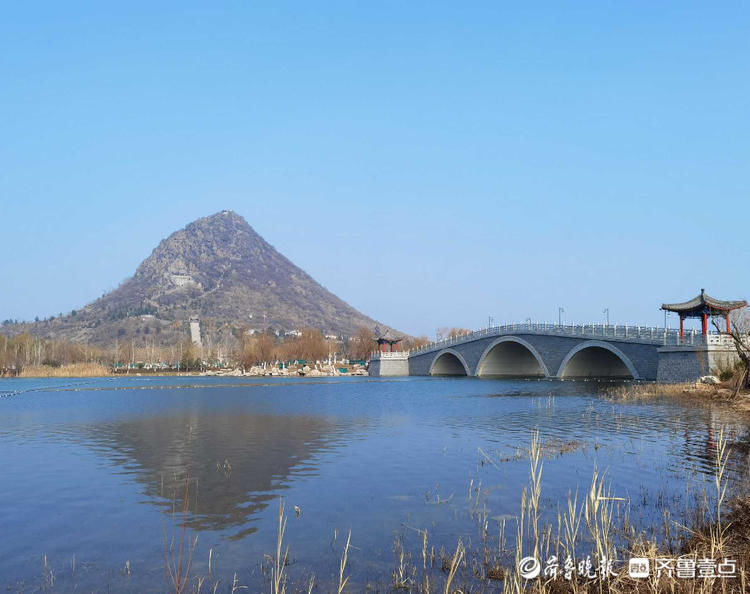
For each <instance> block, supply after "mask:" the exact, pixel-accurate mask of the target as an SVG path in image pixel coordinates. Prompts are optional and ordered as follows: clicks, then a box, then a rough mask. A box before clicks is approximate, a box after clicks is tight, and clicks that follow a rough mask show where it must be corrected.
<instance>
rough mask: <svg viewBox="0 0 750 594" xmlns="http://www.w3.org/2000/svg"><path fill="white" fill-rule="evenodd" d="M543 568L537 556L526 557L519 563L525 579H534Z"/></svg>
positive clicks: (519, 569)
mask: <svg viewBox="0 0 750 594" xmlns="http://www.w3.org/2000/svg"><path fill="white" fill-rule="evenodd" d="M541 570H542V565H541V564H540V563H539V560H538V559H537V558H536V557H524V558H523V559H521V562H520V563H519V564H518V571H519V572H520V573H521V577H522V578H524V579H525V580H533V579H534V578H535V577H537V576H538V575H539V572H540V571H541Z"/></svg>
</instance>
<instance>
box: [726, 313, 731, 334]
mask: <svg viewBox="0 0 750 594" xmlns="http://www.w3.org/2000/svg"><path fill="white" fill-rule="evenodd" d="M726 317H727V334H729V333H730V332H731V331H732V330H731V328H730V327H729V312H727V316H726Z"/></svg>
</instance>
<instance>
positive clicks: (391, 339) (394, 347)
mask: <svg viewBox="0 0 750 594" xmlns="http://www.w3.org/2000/svg"><path fill="white" fill-rule="evenodd" d="M403 339H404V337H403V336H397V335H396V334H395V333H394V332H393V330H391V329H390V328H389V329H388V330H386V331H385V332H382V331H381V330H380V328H379V327H377V326H376V327H375V338H374V340H375V342H377V343H378V352H380V353H388V352H390V353H393V352H397V351H398V348H399V347H398V343H399V342H401V341H402V340H403Z"/></svg>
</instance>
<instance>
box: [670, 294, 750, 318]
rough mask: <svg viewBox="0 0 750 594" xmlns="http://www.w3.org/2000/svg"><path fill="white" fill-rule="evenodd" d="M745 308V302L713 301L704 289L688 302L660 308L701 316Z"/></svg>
mask: <svg viewBox="0 0 750 594" xmlns="http://www.w3.org/2000/svg"><path fill="white" fill-rule="evenodd" d="M742 307H747V301H744V300H743V301H722V300H721V299H714V298H713V297H711V296H710V295H707V294H706V290H705V289H701V294H700V295H698V296H697V297H693V298H692V299H691V300H690V301H685V302H683V303H664V304H662V306H661V308H662V309H665V310H667V311H674V312H677V313H679V314H682V315H702V314H703V313H710V312H712V311H721V312H728V311H732V310H734V309H740V308H742Z"/></svg>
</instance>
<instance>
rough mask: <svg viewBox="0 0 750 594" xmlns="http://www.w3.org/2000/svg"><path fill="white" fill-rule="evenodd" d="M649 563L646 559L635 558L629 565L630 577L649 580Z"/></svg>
mask: <svg viewBox="0 0 750 594" xmlns="http://www.w3.org/2000/svg"><path fill="white" fill-rule="evenodd" d="M648 574H649V562H648V559H646V558H645V557H633V558H632V559H631V560H630V562H629V563H628V575H630V577H632V578H647V577H648Z"/></svg>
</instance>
